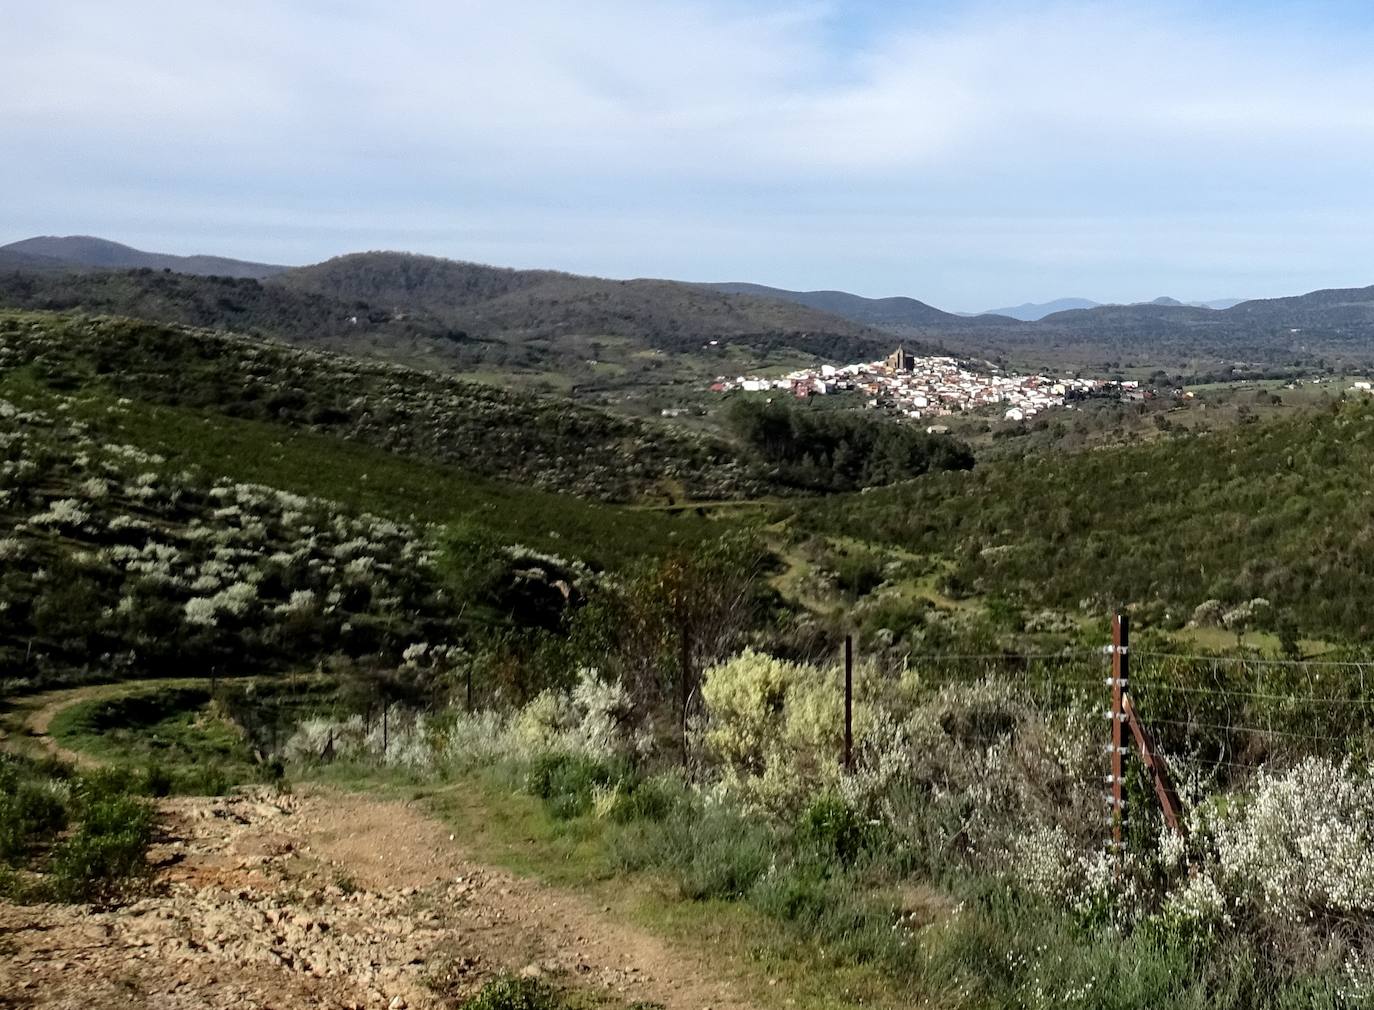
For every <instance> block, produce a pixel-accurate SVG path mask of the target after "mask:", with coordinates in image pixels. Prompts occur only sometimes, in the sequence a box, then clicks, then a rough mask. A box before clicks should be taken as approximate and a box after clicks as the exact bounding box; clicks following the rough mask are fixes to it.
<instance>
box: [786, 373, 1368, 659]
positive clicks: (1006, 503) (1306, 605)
mask: <svg viewBox="0 0 1374 1010" xmlns="http://www.w3.org/2000/svg"><path fill="white" fill-rule="evenodd" d="M1372 467H1374V404H1372V403H1370V402H1369V401H1367V400H1360V401H1358V402H1351V403H1345V404H1335V405H1333V407H1332V408H1331V409H1329V410H1327V411H1311V412H1307V413H1303V414H1301V415H1298V416H1296V417H1289V418H1285V419H1282V420H1276V421H1272V422H1267V423H1263V424H1258V423H1257V424H1242V425H1240V426H1239V427H1235V428H1231V429H1229V430H1223V431H1211V432H1199V433H1197V434H1183V435H1175V436H1172V437H1167V438H1160V439H1158V440H1155V441H1152V442H1149V443H1145V444H1136V445H1128V446H1124V447H1115V448H1110V449H1101V450H1094V451H1086V452H1080V453H1071V454H1064V453H1056V452H1044V453H1040V454H1033V455H1026V456H1025V457H1023V458H1018V459H1008V460H999V461H997V462H995V463H990V464H986V465H983V466H980V467H978V468H977V469H976V470H974V471H972V472H956V473H942V474H933V475H931V476H928V477H923V478H920V479H918V480H915V481H911V482H908V483H906V484H902V485H899V486H894V487H891V488H886V489H881V490H875V491H872V492H870V493H867V494H864V495H861V496H850V497H836V498H831V499H827V500H824V501H819V502H815V503H813V504H808V505H807V506H806V507H805V508H804V509H802V510H801V512H800V514H799V521H800V523H801V525H802V526H803V527H804V528H805V529H807V530H811V531H814V532H817V533H822V534H834V533H839V534H843V535H845V536H849V537H855V538H860V539H862V540H865V541H868V542H870V543H872V544H874V545H877V546H879V547H882V546H885V545H891V546H893V547H899V548H901V549H902V550H903V551H908V552H914V553H917V554H921V555H926V556H928V557H929V558H930V559H932V560H933V561H939V562H941V563H943V564H944V565H945V566H947V574H945V575H944V576H943V578H942V581H941V583H940V586H939V588H940V590H941V591H942V592H943V593H944V594H946V595H948V596H950V597H964V596H980V597H999V598H1004V599H1007V598H1009V599H1010V600H1012V601H1014V602H1015V603H1017V604H1019V605H1022V606H1024V607H1044V606H1053V607H1059V608H1063V609H1066V610H1070V611H1079V610H1080V609H1081V610H1082V611H1083V612H1085V613H1089V614H1093V615H1100V614H1102V613H1106V612H1107V610H1108V608H1109V607H1111V606H1115V605H1118V604H1127V605H1130V606H1132V607H1133V608H1136V609H1137V611H1138V613H1139V614H1140V617H1141V618H1142V619H1143V620H1144V621H1145V622H1146V623H1147V624H1158V625H1162V626H1166V627H1179V626H1181V625H1182V624H1183V623H1185V622H1186V621H1188V620H1190V619H1191V618H1192V616H1193V612H1194V609H1195V608H1197V607H1198V606H1200V605H1201V604H1203V603H1205V602H1206V601H1208V600H1215V601H1218V604H1219V605H1220V608H1221V609H1222V610H1231V609H1233V608H1235V607H1238V606H1240V605H1242V604H1246V603H1248V602H1249V601H1252V600H1254V599H1257V598H1261V599H1264V600H1267V601H1268V603H1269V604H1270V606H1269V607H1268V608H1267V613H1266V615H1264V616H1263V617H1257V618H1256V620H1257V621H1261V622H1262V623H1265V624H1267V625H1269V626H1272V627H1275V628H1279V627H1282V626H1289V627H1290V630H1294V631H1301V632H1302V633H1304V634H1311V633H1320V634H1324V635H1329V636H1332V637H1333V638H1335V639H1338V640H1344V639H1349V638H1355V637H1359V638H1368V637H1369V636H1370V635H1371V634H1374V622H1371V621H1370V619H1369V617H1368V615H1367V614H1366V613H1365V609H1366V608H1365V607H1364V605H1363V602H1362V600H1363V591H1362V587H1363V586H1365V585H1367V584H1368V583H1369V581H1370V579H1371V578H1374V553H1371V551H1370V545H1371V543H1374V506H1372V505H1371V499H1370V489H1369V474H1370V472H1371V468H1372ZM1211 609H1213V610H1215V608H1211ZM1203 616H1204V619H1205V617H1206V615H1205V614H1204V615H1203ZM1212 619H1213V620H1215V617H1213V618H1212Z"/></svg>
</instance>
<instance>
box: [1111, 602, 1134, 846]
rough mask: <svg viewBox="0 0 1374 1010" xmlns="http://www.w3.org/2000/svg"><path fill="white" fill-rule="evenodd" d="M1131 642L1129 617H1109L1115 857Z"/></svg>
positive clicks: (1120, 836)
mask: <svg viewBox="0 0 1374 1010" xmlns="http://www.w3.org/2000/svg"><path fill="white" fill-rule="evenodd" d="M1130 642H1131V625H1130V619H1129V618H1128V617H1127V616H1126V615H1125V614H1123V613H1120V612H1118V613H1116V614H1115V615H1113V617H1112V646H1111V652H1112V676H1111V679H1110V680H1109V681H1108V683H1109V684H1110V685H1111V689H1112V708H1111V711H1110V712H1109V713H1108V716H1109V718H1110V719H1111V721H1112V742H1111V757H1112V761H1111V768H1112V770H1111V773H1110V774H1109V775H1108V776H1107V780H1108V783H1109V784H1110V785H1111V787H1112V792H1111V796H1110V797H1109V799H1108V804H1109V805H1110V807H1111V811H1112V849H1113V852H1114V854H1115V856H1116V858H1117V859H1118V860H1120V858H1121V853H1122V852H1123V851H1124V849H1125V847H1126V840H1125V833H1126V797H1125V795H1124V793H1125V785H1126V777H1125V764H1126V719H1127V715H1126V691H1127V688H1128V686H1129V685H1128V679H1129V676H1130V662H1129V649H1130Z"/></svg>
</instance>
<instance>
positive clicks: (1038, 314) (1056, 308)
mask: <svg viewBox="0 0 1374 1010" xmlns="http://www.w3.org/2000/svg"><path fill="white" fill-rule="evenodd" d="M1241 301H1243V299H1240V298H1217V299H1214V300H1212V301H1210V302H1181V301H1179V300H1178V299H1177V298H1169V297H1164V298H1156V299H1155V300H1154V301H1152V302H1141V303H1139V304H1142V305H1191V306H1193V307H1194V308H1198V309H1229V308H1230V307H1231V306H1232V305H1238V304H1240V302H1241ZM1105 304H1108V303H1106V302H1095V301H1092V300H1091V299H1088V298H1056V299H1055V300H1054V301H1051V302H1023V303H1022V304H1020V305H1012V306H1010V307H1008V308H1003V309H988V310H987V311H986V312H970V313H968V315H969V316H980V315H988V316H1010V317H1011V318H1012V319H1019V320H1021V321H1022V322H1024V323H1033V322H1037V321H1038V320H1041V319H1044V318H1045V317H1046V316H1050V315H1053V314H1054V313H1056V312H1067V311H1068V310H1070V309H1095V308H1099V307H1101V306H1102V305H1105ZM961 314H962V313H961Z"/></svg>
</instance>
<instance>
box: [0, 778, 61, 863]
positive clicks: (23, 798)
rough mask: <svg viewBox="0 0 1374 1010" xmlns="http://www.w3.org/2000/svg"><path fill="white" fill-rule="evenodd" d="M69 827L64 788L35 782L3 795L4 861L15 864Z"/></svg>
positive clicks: (0, 846)
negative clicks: (33, 849)
mask: <svg viewBox="0 0 1374 1010" xmlns="http://www.w3.org/2000/svg"><path fill="white" fill-rule="evenodd" d="M66 826H67V807H66V803H65V800H64V796H63V789H62V788H61V786H59V785H56V784H54V783H52V782H41V781H32V780H31V781H24V782H16V783H15V784H14V785H13V786H12V787H11V788H9V789H6V790H4V791H3V792H0V860H3V861H5V862H9V863H14V862H15V861H17V860H19V859H20V858H22V857H23V856H24V855H26V854H27V853H28V852H29V851H30V850H31V849H32V848H33V847H34V846H36V845H38V844H40V843H42V842H44V841H47V840H48V839H50V838H52V837H54V836H55V835H56V834H57V833H58V832H59V831H61V830H62V829H63V828H64V827H66Z"/></svg>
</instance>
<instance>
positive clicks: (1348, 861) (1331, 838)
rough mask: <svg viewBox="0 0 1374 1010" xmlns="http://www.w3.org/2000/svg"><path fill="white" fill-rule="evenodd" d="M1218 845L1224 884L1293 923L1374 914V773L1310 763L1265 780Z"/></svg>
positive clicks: (1220, 832)
mask: <svg viewBox="0 0 1374 1010" xmlns="http://www.w3.org/2000/svg"><path fill="white" fill-rule="evenodd" d="M1237 806H1238V810H1237V812H1236V814H1235V815H1234V816H1231V817H1226V818H1222V819H1219V820H1218V822H1217V824H1216V826H1215V832H1216V836H1215V845H1216V855H1217V862H1218V868H1219V873H1220V875H1221V877H1222V880H1223V882H1224V886H1225V887H1226V888H1227V889H1228V890H1229V891H1231V892H1232V893H1235V894H1237V895H1239V896H1241V897H1244V898H1248V899H1249V900H1251V901H1253V902H1255V903H1256V904H1257V905H1259V907H1261V908H1262V909H1264V910H1265V911H1267V912H1269V913H1271V914H1273V915H1276V916H1279V917H1281V918H1285V919H1290V920H1301V919H1304V918H1306V917H1308V916H1309V915H1312V914H1314V913H1315V914H1320V913H1322V912H1327V911H1330V912H1337V913H1342V914H1353V913H1374V776H1371V774H1370V772H1369V771H1368V770H1363V769H1362V770H1357V769H1355V768H1354V766H1353V764H1352V763H1351V762H1350V760H1349V759H1347V760H1346V761H1344V762H1342V763H1341V764H1333V763H1332V762H1330V761H1327V760H1324V759H1321V758H1309V759H1307V760H1305V761H1302V762H1301V763H1300V764H1298V765H1297V766H1296V767H1295V768H1293V769H1292V770H1291V771H1288V772H1282V773H1269V772H1265V773H1263V774H1262V775H1261V777H1260V781H1259V783H1258V785H1257V786H1256V787H1255V789H1254V791H1253V793H1252V794H1251V795H1249V796H1248V797H1246V798H1244V800H1243V801H1242V802H1241V803H1239V804H1238V805H1237Z"/></svg>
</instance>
